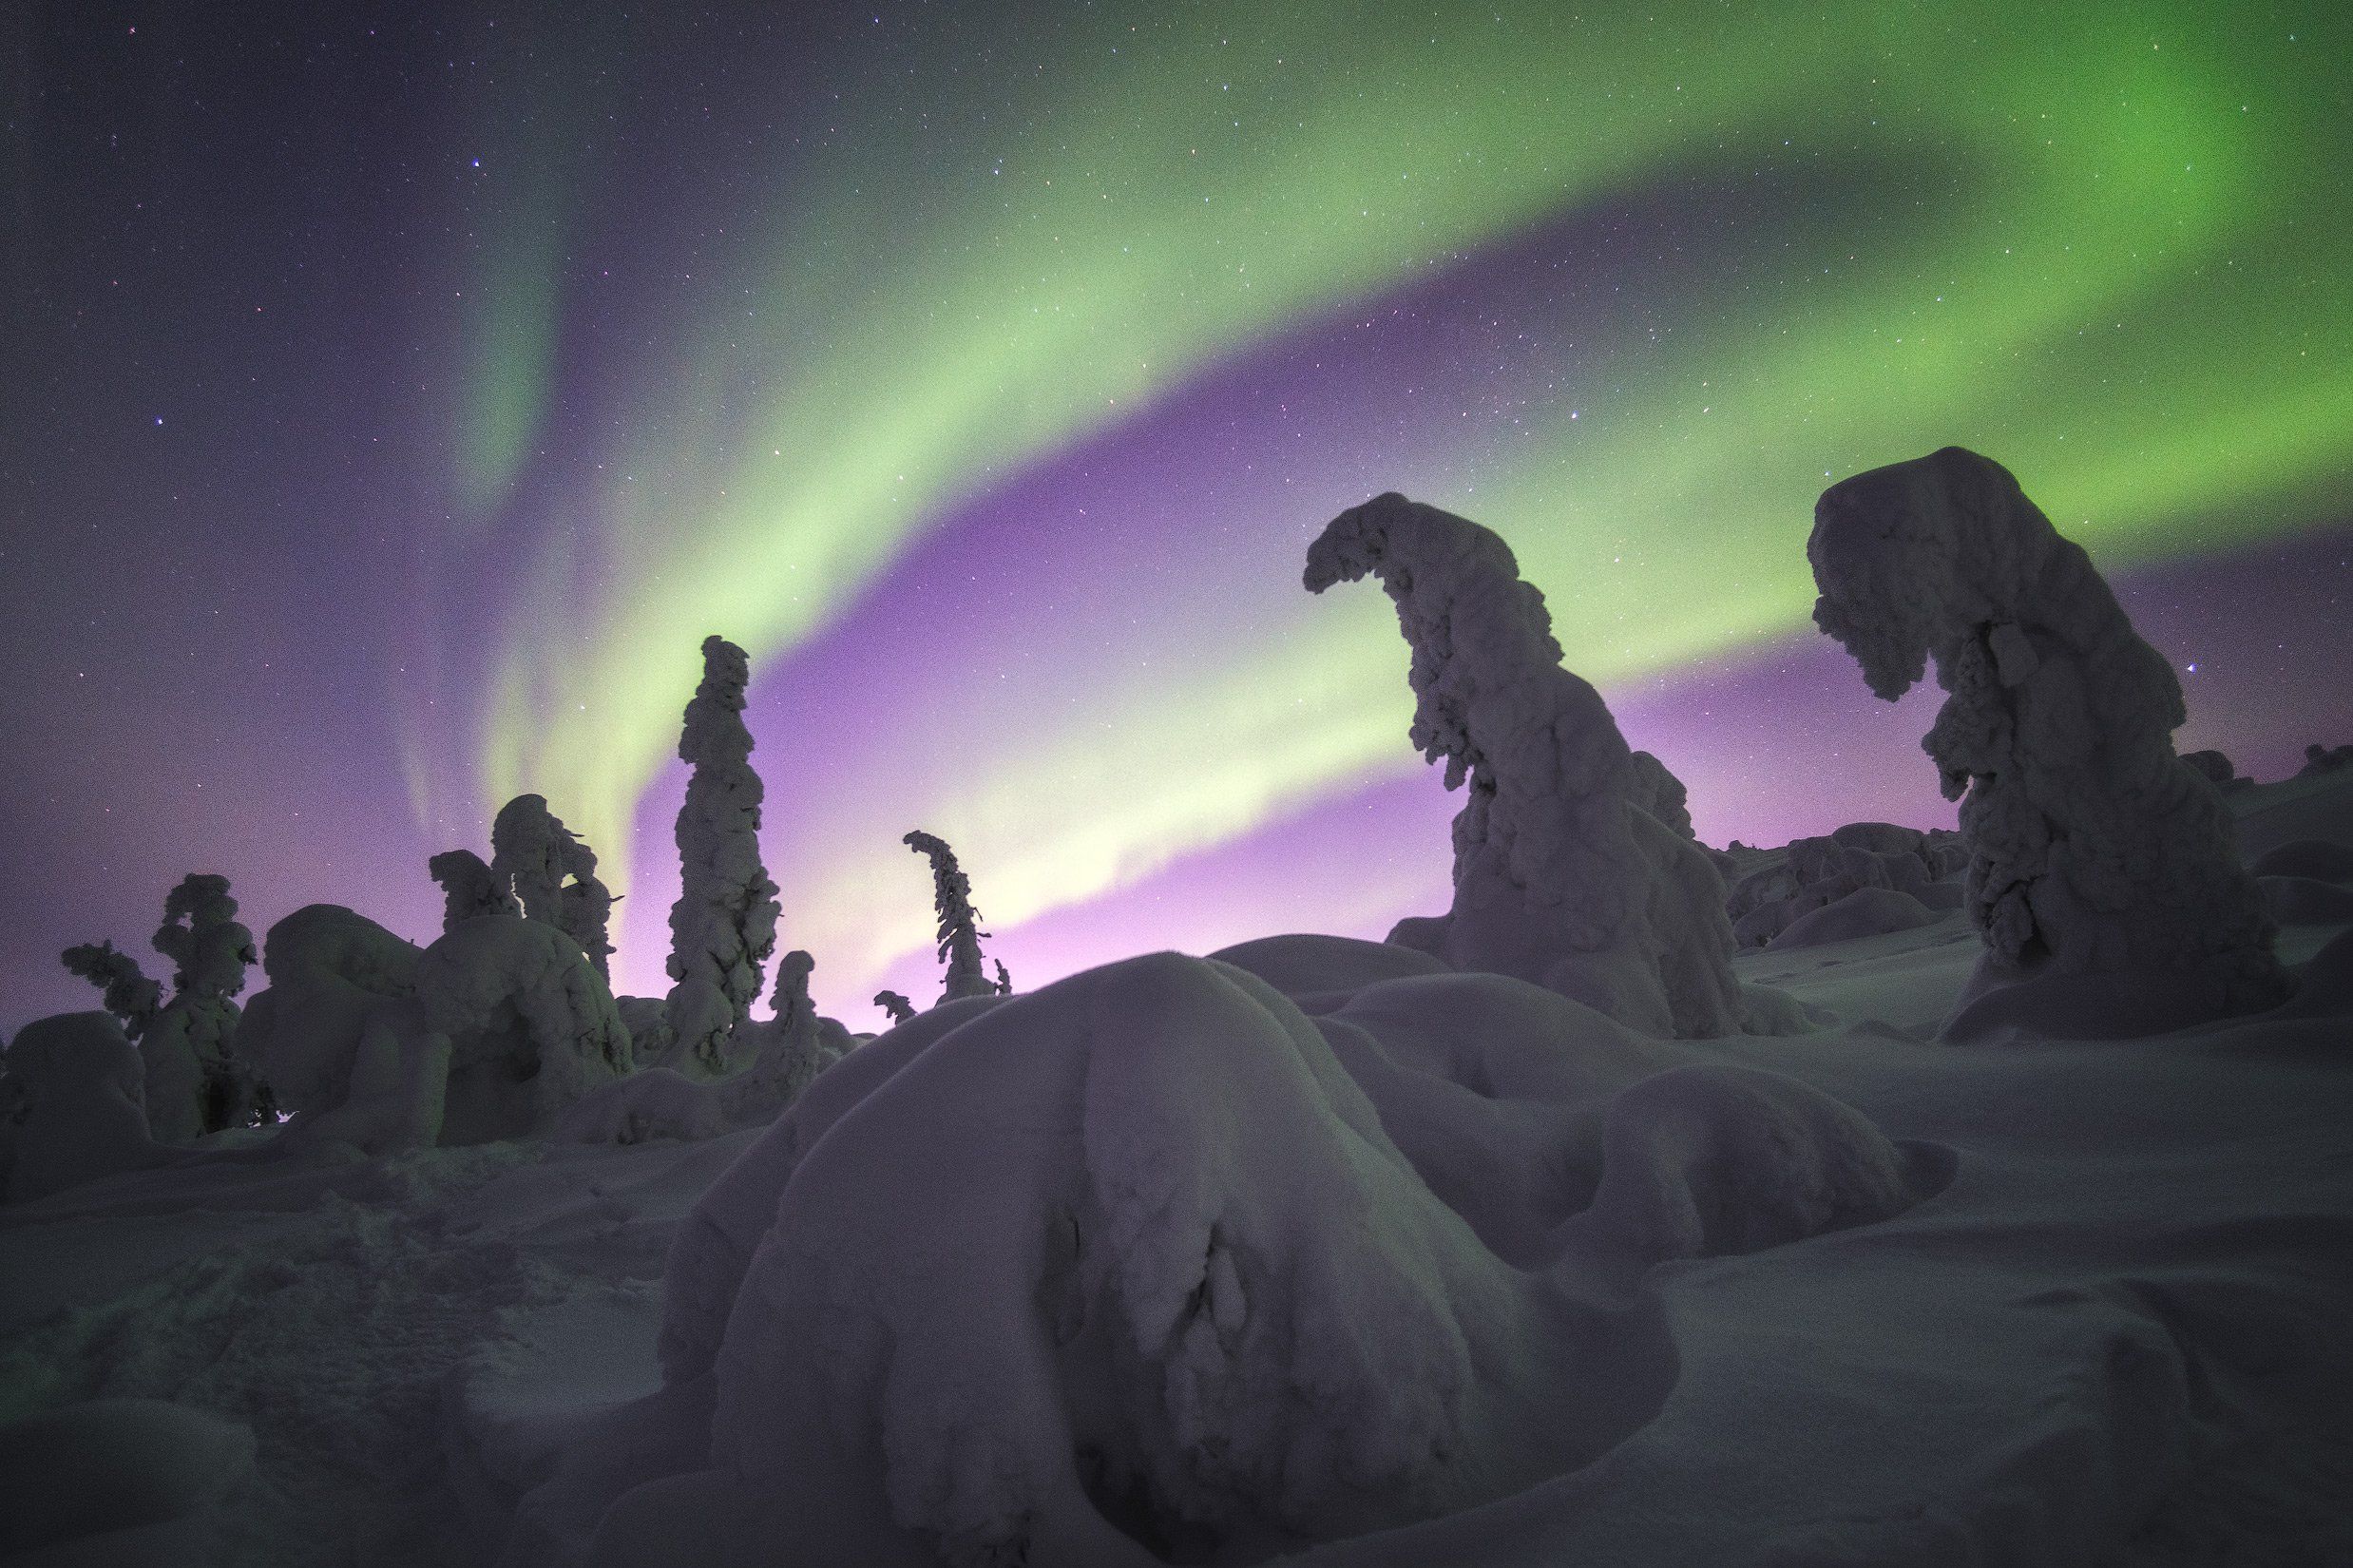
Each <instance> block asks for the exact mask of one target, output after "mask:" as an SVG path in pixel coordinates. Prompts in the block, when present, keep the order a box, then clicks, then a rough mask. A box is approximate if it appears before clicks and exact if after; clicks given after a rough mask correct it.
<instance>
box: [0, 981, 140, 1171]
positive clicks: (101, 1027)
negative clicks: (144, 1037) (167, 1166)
mask: <svg viewBox="0 0 2353 1568" xmlns="http://www.w3.org/2000/svg"><path fill="white" fill-rule="evenodd" d="M145 1081H146V1066H145V1063H144V1062H143V1060H142V1059H141V1057H140V1054H139V1047H138V1046H136V1045H133V1044H132V1043H131V1042H130V1037H129V1036H127V1035H125V1034H124V1032H123V1025H122V1024H120V1023H116V1022H115V1021H114V1019H113V1017H112V1016H111V1015H109V1014H106V1013H101V1012H87V1013H59V1014H57V1015H55V1016H54V1017H51V1018H43V1019H36V1020H34V1021H33V1022H32V1023H28V1024H26V1025H25V1026H24V1027H23V1028H22V1029H20V1030H18V1031H17V1034H16V1039H15V1041H14V1042H11V1043H10V1046H9V1049H8V1054H7V1055H6V1056H5V1057H0V1197H5V1198H7V1199H9V1200H10V1201H11V1202H22V1201H25V1200H26V1199H29V1198H36V1197H43V1196H46V1195H48V1194H50V1193H54V1192H59V1191H62V1190H63V1189H65V1188H67V1187H78V1186H80V1185H81V1184H82V1183H84V1182H86V1181H95V1180H97V1179H98V1178H99V1177H100V1176H112V1175H114V1174H115V1173H116V1172H118V1171H129V1170H136V1169H138V1168H140V1167H141V1166H145V1165H153V1164H156V1163H158V1162H159V1161H160V1160H162V1159H163V1158H166V1157H169V1155H170V1151H169V1150H168V1149H164V1148H163V1147H161V1146H159V1145H157V1144H156V1143H154V1142H153V1141H152V1140H150V1139H149V1138H148V1136H147V1117H146V1113H145V1111H144V1110H143V1109H142V1106H141V1096H142V1094H143V1089H144V1084H145Z"/></svg>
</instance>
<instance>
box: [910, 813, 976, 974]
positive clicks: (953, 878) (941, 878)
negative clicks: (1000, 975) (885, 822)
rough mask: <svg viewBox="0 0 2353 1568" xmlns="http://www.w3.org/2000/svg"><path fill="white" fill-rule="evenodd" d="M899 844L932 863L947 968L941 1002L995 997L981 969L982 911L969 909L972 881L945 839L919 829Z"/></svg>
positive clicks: (934, 898) (942, 957)
mask: <svg viewBox="0 0 2353 1568" xmlns="http://www.w3.org/2000/svg"><path fill="white" fill-rule="evenodd" d="M901 842H902V843H904V844H906V845H907V847H908V848H909V849H910V850H913V851H915V852H916V853H917V854H919V855H923V856H925V857H926V858H928V860H929V861H930V862H931V908H932V910H933V912H934V913H936V914H937V915H938V916H939V928H938V930H937V932H936V933H935V934H936V935H937V937H938V940H939V957H940V962H941V963H943V964H945V965H947V987H946V988H945V989H944V990H942V991H941V993H940V1000H941V1001H942V1002H954V1001H957V1000H959V999H961V998H963V997H967V996H994V995H996V994H997V985H996V982H994V981H992V980H990V979H989V978H988V971H987V970H986V969H985V968H984V967H983V966H982V958H981V938H982V937H984V936H986V935H987V934H988V933H987V932H986V931H984V930H982V929H981V911H980V910H978V909H976V908H973V907H972V879H971V878H970V877H968V876H966V875H965V874H964V868H963V867H961V866H959V865H957V864H956V851H953V850H951V849H949V848H948V847H947V840H946V839H943V838H941V837H939V836H938V835H937V834H934V833H928V832H923V831H922V830H921V829H917V830H916V831H915V832H911V833H909V834H908V835H907V837H906V838H905V839H903V840H901Z"/></svg>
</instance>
